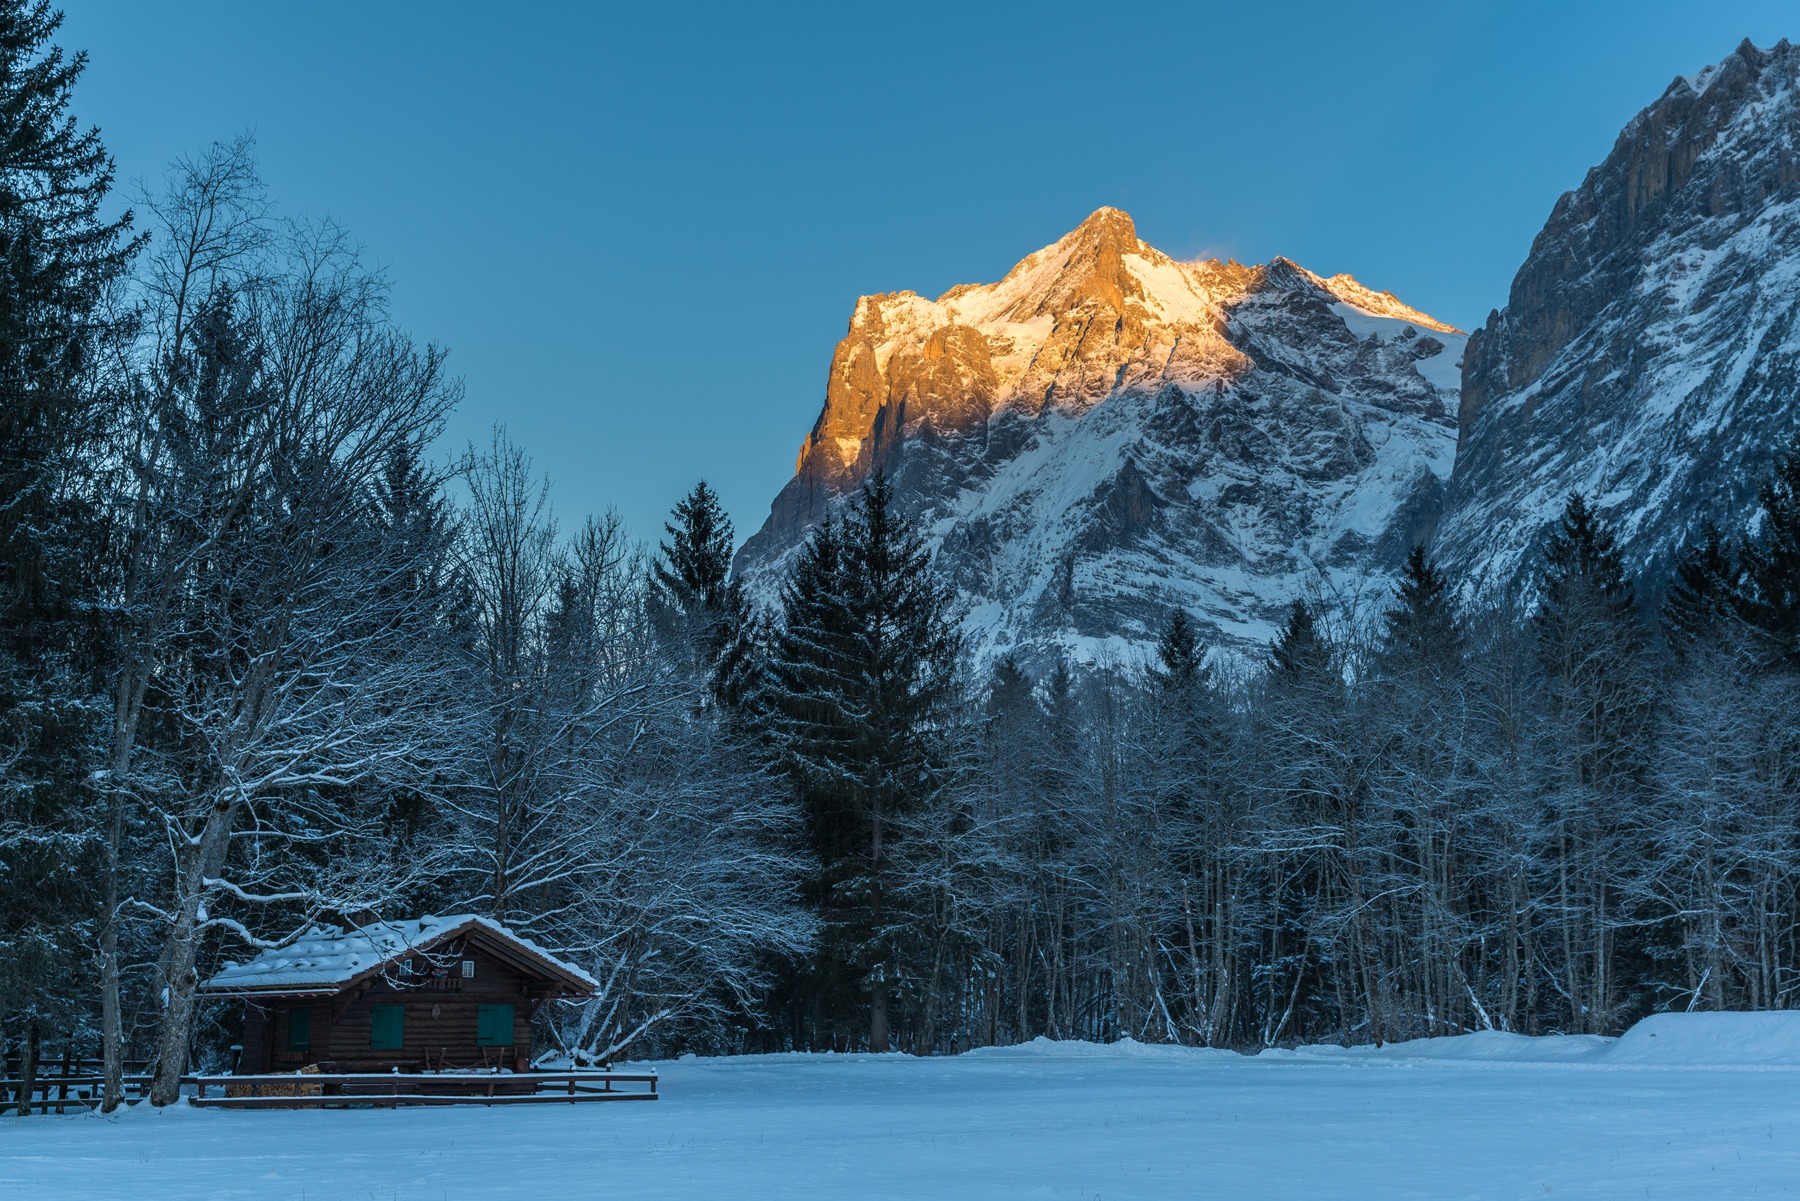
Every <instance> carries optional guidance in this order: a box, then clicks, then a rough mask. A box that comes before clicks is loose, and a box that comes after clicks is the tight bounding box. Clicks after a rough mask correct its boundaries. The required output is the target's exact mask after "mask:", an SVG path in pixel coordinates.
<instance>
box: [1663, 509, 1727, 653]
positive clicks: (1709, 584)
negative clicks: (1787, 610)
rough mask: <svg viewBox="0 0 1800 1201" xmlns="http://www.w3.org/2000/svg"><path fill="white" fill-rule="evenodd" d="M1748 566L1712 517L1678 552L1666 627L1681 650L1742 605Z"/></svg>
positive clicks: (1718, 627)
mask: <svg viewBox="0 0 1800 1201" xmlns="http://www.w3.org/2000/svg"><path fill="white" fill-rule="evenodd" d="M1743 574H1744V573H1743V568H1742V566H1741V564H1740V563H1739V561H1738V556H1737V555H1736V554H1735V553H1734V552H1733V550H1732V547H1731V545H1730V544H1729V543H1728V542H1727V541H1726V540H1725V535H1724V534H1722V533H1721V532H1720V531H1719V527H1718V526H1716V525H1714V524H1713V523H1712V522H1710V521H1709V522H1707V523H1706V524H1705V525H1704V526H1702V527H1701V530H1700V536H1699V537H1698V538H1696V539H1694V540H1693V541H1692V542H1690V543H1689V544H1688V545H1687V546H1686V547H1684V548H1683V549H1682V551H1681V553H1680V554H1679V555H1678V556H1676V559H1675V564H1674V569H1673V570H1672V571H1671V572H1670V578H1669V585H1668V588H1667V590H1665V591H1664V593H1663V600H1662V619H1663V627H1664V629H1665V630H1666V631H1667V633H1668V638H1669V643H1670V645H1671V646H1672V647H1674V648H1675V651H1676V653H1677V654H1685V653H1687V652H1689V651H1691V650H1692V649H1693V648H1694V647H1695V646H1696V645H1697V644H1699V643H1702V642H1704V641H1706V640H1707V639H1708V638H1710V637H1711V636H1713V635H1715V634H1718V633H1720V632H1721V631H1722V629H1723V628H1725V627H1727V626H1728V625H1729V624H1731V623H1732V622H1733V619H1735V617H1736V616H1737V614H1738V613H1739V612H1740V611H1741V609H1742V603H1741V602H1742V592H1743V587H1744V579H1743Z"/></svg>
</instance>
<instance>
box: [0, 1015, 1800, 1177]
mask: <svg viewBox="0 0 1800 1201" xmlns="http://www.w3.org/2000/svg"><path fill="white" fill-rule="evenodd" d="M657 1066H658V1067H659V1069H660V1070H661V1072H662V1075H663V1093H664V1098H665V1099H664V1100H662V1101H659V1102H655V1103H653V1104H641V1105H640V1104H627V1105H617V1106H612V1105H587V1106H569V1107H566V1108H565V1107H558V1106H541V1107H538V1106H532V1107H525V1108H514V1109H496V1110H491V1111H490V1110H484V1109H479V1108H464V1107H460V1106H459V1107H455V1108H452V1109H410V1110H398V1111H387V1110H352V1111H319V1112H305V1111H295V1112H286V1113H276V1112H254V1113H230V1112H219V1111H200V1110H191V1109H176V1110H170V1111H165V1112H161V1113H156V1112H149V1111H133V1112H130V1113H126V1114H123V1115H120V1116H118V1117H115V1118H111V1119H104V1118H99V1117H95V1116H80V1117H75V1116H71V1117H65V1118H54V1117H52V1118H31V1119H18V1118H7V1119H0V1196H19V1197H26V1196H55V1197H56V1198H58V1199H59V1201H86V1199H89V1198H95V1199H98V1198H117V1197H127V1196H137V1197H159V1196H180V1197H183V1198H185V1199H188V1201H227V1199H234V1198H258V1199H270V1201H273V1199H286V1198H292V1199H294V1201H300V1199H302V1198H321V1199H323V1198H358V1199H360V1198H380V1199H383V1201H390V1199H391V1201H464V1199H469V1198H498V1197H545V1196H616V1197H621V1198H627V1197H628V1198H634V1199H637V1198H776V1197H782V1198H799V1199H803V1201H813V1199H825V1198H831V1199H838V1198H851V1197H854V1198H859V1199H860V1198H871V1199H882V1198H896V1199H898V1198H908V1199H912V1198H934V1199H956V1198H982V1199H998V1198H1056V1197H1066V1198H1081V1199H1082V1201H1091V1199H1092V1198H1096V1197H1097V1198H1102V1199H1104V1201H1128V1199H1133V1198H1143V1199H1149V1198H1220V1199H1229V1201H1255V1199H1263V1198H1267V1199H1275V1198H1282V1199H1285V1198H1307V1199H1317V1198H1341V1199H1345V1201H1360V1199H1364V1198H1369V1199H1374V1198H1380V1199H1383V1201H1388V1199H1393V1198H1411V1197H1416V1198H1431V1199H1433V1201H1441V1199H1445V1198H1480V1199H1485V1198H1527V1197H1530V1198H1539V1197H1551V1198H1571V1197H1574V1198H1608V1199H1614V1198H1619V1199H1623V1198H1637V1197H1650V1198H1680V1199H1683V1201H1693V1199H1697V1198H1736V1197H1752V1196H1754V1197H1783V1196H1796V1195H1800V1014H1695V1015H1665V1016H1662V1017H1658V1018H1653V1019H1649V1020H1648V1021H1646V1022H1644V1023H1641V1024H1640V1025H1639V1026H1637V1027H1635V1028H1634V1029H1633V1030H1632V1031H1630V1032H1628V1033H1627V1034H1626V1035H1625V1037H1623V1038H1621V1039H1619V1040H1616V1041H1615V1040H1610V1039H1601V1038H1593V1037H1567V1038H1555V1037H1553V1038H1525V1037H1522V1036H1519V1035H1511V1034H1499V1033H1484V1034H1475V1035H1466V1036H1463V1037H1460V1038H1450V1039H1430V1040H1422V1041H1419V1042H1413V1043H1404V1044H1400V1045H1396V1046H1390V1047H1386V1048H1382V1049H1380V1050H1375V1049H1373V1048H1356V1049H1351V1050H1345V1049H1343V1048H1337V1047H1306V1048H1300V1049H1298V1050H1293V1051H1278V1052H1268V1053H1265V1054H1263V1055H1260V1056H1254V1057H1248V1056H1240V1055H1236V1054H1233V1053H1230V1052H1223V1051H1201V1050H1191V1049H1184V1048H1177V1047H1158V1046H1146V1045H1143V1044H1137V1043H1122V1044H1115V1045H1112V1046H1097V1045H1094V1044H1089V1043H1051V1042H1045V1041H1042V1040H1040V1041H1039V1042H1036V1043H1032V1044H1029V1045H1027V1046H1023V1047H1013V1048H1004V1049H989V1050H983V1051H977V1052H973V1053H971V1054H968V1055H963V1056H960V1057H957V1058H954V1059H948V1058H945V1059H913V1058H909V1057H906V1056H900V1055H884V1056H869V1055H839V1056H833V1055H767V1056H745V1057H741V1058H734V1059H691V1058H690V1059H684V1060H681V1061H679V1062H674V1063H666V1064H660V1065H657Z"/></svg>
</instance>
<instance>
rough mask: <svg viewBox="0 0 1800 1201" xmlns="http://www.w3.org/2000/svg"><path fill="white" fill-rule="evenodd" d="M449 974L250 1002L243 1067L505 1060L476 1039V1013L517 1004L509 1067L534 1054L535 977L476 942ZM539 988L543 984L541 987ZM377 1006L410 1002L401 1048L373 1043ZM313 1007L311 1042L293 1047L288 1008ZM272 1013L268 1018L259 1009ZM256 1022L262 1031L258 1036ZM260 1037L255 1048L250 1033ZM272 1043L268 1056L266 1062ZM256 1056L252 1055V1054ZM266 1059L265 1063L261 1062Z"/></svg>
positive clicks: (384, 1066)
mask: <svg viewBox="0 0 1800 1201" xmlns="http://www.w3.org/2000/svg"><path fill="white" fill-rule="evenodd" d="M462 959H472V960H474V961H475V976H474V978H473V979H468V980H465V979H463V978H462V976H461V974H460V970H459V965H460V961H461V960H462ZM454 963H455V964H456V965H458V966H457V967H453V970H452V971H451V973H450V974H449V975H447V976H444V977H441V978H437V979H433V978H431V977H429V976H415V977H406V976H391V977H383V976H378V977H375V978H374V979H371V980H368V981H366V982H364V983H363V984H361V985H358V986H357V987H356V988H355V989H353V990H351V991H350V992H348V993H344V994H340V995H339V996H337V997H332V998H324V997H320V998H291V999H280V998H270V999H268V1000H267V1001H264V1002H262V1003H261V1004H260V1005H259V1004H258V1003H256V1002H252V1003H251V1004H250V1005H249V1007H248V1009H247V1010H246V1014H245V1022H244V1068H243V1070H244V1071H246V1072H248V1071H274V1072H288V1071H294V1070H296V1069H298V1068H302V1067H305V1066H307V1065H308V1064H314V1063H320V1064H330V1065H331V1069H330V1070H333V1071H339V1072H361V1071H387V1070H389V1069H390V1068H395V1067H398V1068H402V1069H408V1068H424V1067H438V1066H440V1065H447V1066H450V1067H475V1066H478V1065H487V1066H492V1065H493V1064H494V1063H496V1062H497V1061H498V1060H500V1059H501V1054H500V1053H497V1052H496V1051H495V1050H494V1049H493V1048H483V1047H481V1046H480V1045H479V1043H478V1040H477V1038H476V1021H477V1011H478V1008H479V1007H480V1006H482V1005H511V1006H512V1007H513V1047H512V1050H511V1051H510V1052H506V1053H505V1059H504V1066H508V1067H511V1066H514V1065H515V1063H516V1062H518V1061H523V1062H525V1063H529V1062H530V1059H531V1007H532V1003H533V997H531V996H530V995H528V994H527V989H528V988H529V987H530V986H531V984H532V981H531V980H529V979H527V978H526V977H525V976H523V975H521V974H520V973H519V972H517V971H515V970H514V969H513V968H511V967H509V966H508V965H506V964H504V963H502V962H500V961H499V960H497V959H495V958H494V957H493V956H491V955H488V954H486V953H485V952H484V951H482V950H481V949H480V948H479V947H471V948H468V949H467V950H465V951H464V952H463V953H461V954H460V955H458V956H457V957H456V959H455V961H454ZM539 991H540V992H541V982H540V990H539ZM376 1005H404V1006H405V1007H406V1024H405V1030H404V1043H403V1045H402V1046H401V1048H400V1049H399V1050H391V1049H381V1048H374V1047H371V1046H369V1036H370V1027H371V1025H372V1024H373V1018H372V1010H373V1007H374V1006H376ZM299 1008H310V1009H311V1010H312V1042H311V1045H310V1046H309V1047H308V1048H307V1049H306V1050H305V1051H290V1050H288V1046H287V1043H288V1021H289V1017H288V1015H289V1013H290V1012H291V1011H292V1010H294V1009H299ZM259 1011H260V1013H266V1015H267V1016H266V1019H265V1018H262V1017H260V1016H258V1015H259ZM253 1025H254V1027H255V1028H256V1029H257V1030H258V1031H259V1033H258V1034H257V1035H254V1036H253V1035H252V1033H251V1030H252V1027H253ZM253 1037H254V1038H256V1039H257V1042H256V1050H255V1051H254V1052H253V1050H252V1039H253ZM263 1048H266V1060H262V1059H261V1056H262V1054H263ZM253 1056H254V1058H253ZM259 1060H260V1062H259Z"/></svg>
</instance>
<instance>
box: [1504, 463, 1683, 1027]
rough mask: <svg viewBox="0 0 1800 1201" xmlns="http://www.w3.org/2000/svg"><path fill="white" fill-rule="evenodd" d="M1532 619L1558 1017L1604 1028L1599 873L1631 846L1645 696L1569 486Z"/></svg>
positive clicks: (1635, 650)
mask: <svg viewBox="0 0 1800 1201" xmlns="http://www.w3.org/2000/svg"><path fill="white" fill-rule="evenodd" d="M1538 591H1539V594H1540V597H1541V600H1540V602H1539V605H1538V610H1537V613H1536V614H1535V616H1534V618H1533V633H1534V635H1535V637H1536V642H1537V652H1538V661H1539V662H1538V668H1539V671H1540V673H1541V675H1542V678H1543V681H1544V692H1545V702H1546V710H1547V711H1546V713H1545V716H1546V718H1547V719H1548V720H1547V721H1546V723H1545V725H1544V728H1543V735H1544V746H1545V749H1546V752H1547V755H1546V758H1547V761H1548V762H1549V763H1550V764H1551V775H1550V778H1549V779H1548V780H1546V781H1545V783H1546V785H1547V786H1548V787H1547V792H1548V800H1549V804H1550V807H1551V810H1552V818H1553V821H1554V823H1555V826H1556V831H1557V834H1556V846H1555V851H1554V854H1555V858H1556V861H1557V862H1556V870H1557V879H1558V894H1557V897H1556V901H1555V906H1554V911H1555V914H1556V921H1557V922H1558V923H1559V924H1560V925H1561V929H1560V931H1559V932H1560V933H1561V935H1562V936H1563V938H1564V939H1565V943H1566V945H1568V946H1569V947H1571V948H1574V949H1573V950H1572V951H1571V953H1570V956H1569V959H1570V961H1569V963H1568V965H1567V971H1568V978H1567V980H1566V981H1565V984H1564V989H1565V990H1566V995H1567V996H1568V997H1569V998H1570V1006H1571V1008H1570V1012H1569V1015H1568V1017H1569V1021H1570V1022H1571V1023H1572V1025H1573V1027H1574V1029H1576V1030H1577V1031H1580V1032H1583V1033H1587V1032H1592V1031H1596V1030H1600V1029H1604V1028H1607V1027H1608V1026H1609V1024H1610V1022H1611V1021H1612V1017H1613V1013H1614V1007H1615V1006H1616V1005H1618V1004H1619V1003H1620V1001H1621V998H1620V996H1619V993H1618V991H1617V987H1616V985H1617V980H1618V977H1619V972H1618V957H1619V955H1620V954H1621V948H1620V946H1619V945H1618V943H1617V936H1616V935H1615V931H1616V930H1617V929H1619V928H1620V927H1621V925H1623V924H1624V923H1625V919H1626V915H1625V914H1623V913H1621V912H1620V910H1619V907H1618V906H1619V902H1618V899H1617V897H1616V896H1615V894H1614V891H1613V890H1612V889H1611V887H1610V883H1611V882H1610V880H1609V879H1608V878H1607V875H1606V872H1607V870H1608V869H1609V868H1610V866H1611V865H1613V864H1615V863H1618V862H1622V861H1623V860H1624V858H1625V857H1626V856H1627V855H1628V854H1629V853H1630V852H1629V851H1628V849H1627V840H1628V838H1629V836H1630V822H1629V818H1630V816H1631V813H1632V811H1633V810H1634V809H1635V808H1636V807H1638V806H1639V805H1641V803H1642V801H1643V783H1644V774H1645V772H1646V770H1647V764H1646V759H1647V757H1648V750H1647V747H1646V745H1645V743H1646V734H1647V730H1648V723H1649V720H1650V716H1651V705H1652V700H1653V695H1652V692H1651V689H1650V684H1649V679H1648V675H1647V671H1646V668H1647V664H1646V662H1645V659H1644V654H1643V651H1644V639H1643V632H1642V630H1641V628H1640V625H1639V621H1638V615H1637V605H1636V600H1635V594H1634V591H1633V588H1632V584H1631V581H1630V579H1629V578H1627V576H1626V574H1625V563H1624V556H1623V555H1622V554H1621V553H1620V551H1619V547H1618V540H1617V538H1616V536H1615V535H1614V534H1613V531H1612V529H1611V527H1610V526H1609V525H1608V524H1607V523H1606V522H1605V521H1603V520H1602V519H1601V518H1600V516H1599V515H1598V514H1596V513H1595V512H1594V511H1593V509H1592V508H1590V507H1589V506H1588V503H1587V500H1586V498H1585V497H1583V496H1582V495H1581V494H1580V493H1571V494H1570V496H1569V499H1568V502H1567V504H1566V506H1565V507H1564V509H1563V513H1562V516H1561V517H1560V518H1559V519H1558V520H1557V521H1556V522H1554V523H1552V525H1551V526H1550V528H1549V530H1548V532H1547V537H1546V538H1545V541H1544V561H1543V569H1542V572H1541V573H1540V575H1539V577H1538Z"/></svg>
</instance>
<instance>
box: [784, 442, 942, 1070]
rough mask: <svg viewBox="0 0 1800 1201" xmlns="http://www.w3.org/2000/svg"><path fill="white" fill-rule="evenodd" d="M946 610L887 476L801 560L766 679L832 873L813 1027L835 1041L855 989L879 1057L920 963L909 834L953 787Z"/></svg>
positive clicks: (822, 531) (822, 896)
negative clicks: (893, 1003) (912, 915)
mask: <svg viewBox="0 0 1800 1201" xmlns="http://www.w3.org/2000/svg"><path fill="white" fill-rule="evenodd" d="M948 605H949V593H948V591H947V590H946V589H945V587H944V586H943V585H942V584H941V583H940V582H939V581H938V580H937V578H936V577H935V575H934V573H933V571H932V566H931V561H930V555H929V553H928V552H927V550H926V548H925V544H924V541H923V539H922V538H921V537H920V535H919V534H918V532H917V531H916V530H914V529H913V528H912V527H911V526H910V525H909V524H908V523H907V522H906V521H905V520H904V519H903V518H901V517H900V515H899V513H898V512H897V511H896V509H895V507H894V504H893V495H892V492H891V490H890V489H889V487H888V484H887V481H886V480H885V478H883V477H882V476H881V475H880V474H877V475H876V476H875V478H874V479H873V480H871V481H870V483H869V484H868V485H867V486H865V487H864V489H863V491H862V494H861V495H860V496H859V497H858V498H857V500H856V502H855V504H854V505H852V506H851V508H850V511H849V513H848V514H847V516H846V519H845V521H844V523H843V525H842V527H838V526H835V525H834V524H832V523H830V522H826V523H825V524H823V525H821V526H820V528H819V529H818V530H817V531H816V532H815V533H814V534H813V536H812V538H811V539H810V540H809V541H808V543H807V545H806V547H805V548H804V549H803V551H802V553H801V555H800V558H799V560H798V562H797V563H796V566H795V572H794V576H793V579H792V580H791V581H790V582H789V584H788V587H787V589H786V591H785V593H784V597H783V626H782V629H781V630H780V632H779V633H778V635H777V636H776V638H775V646H774V650H773V653H772V662H771V664H770V670H769V677H770V685H769V689H768V696H769V707H770V727H771V730H772V733H773V739H772V740H773V741H774V743H775V744H776V746H777V747H778V748H779V750H780V752H781V755H782V759H783V762H784V764H785V766H786V768H787V771H788V773H789V775H790V777H791V778H792V779H793V780H794V782H795V785H796V788H797V791H798V792H799V794H800V798H801V801H802V804H803V808H804V810H805V812H806V815H807V820H808V823H809V825H810V827H811V830H810V833H811V835H812V842H813V846H814V848H815V850H816V851H817V853H818V855H819V860H820V866H821V878H820V881H819V887H818V890H817V893H816V896H815V901H816V903H817V904H818V905H819V906H820V909H821V911H822V916H823V917H824V919H825V930H826V933H825V939H824V946H823V948H822V951H821V959H822V961H821V963H820V964H819V965H818V971H817V972H816V973H815V987H814V989H813V1003H814V1005H815V1007H816V1014H815V1016H816V1019H817V1020H819V1021H821V1022H822V1023H823V1024H825V1025H826V1026H827V1027H836V1026H837V1025H838V1024H839V1023H840V1022H841V1020H842V1019H843V1017H844V1013H843V1008H844V1006H845V1005H846V1004H847V1003H848V1001H849V998H848V997H847V996H846V995H845V994H846V993H847V992H848V990H850V989H854V990H855V991H856V992H857V993H860V995H861V996H862V997H863V998H866V1004H867V1010H866V1012H867V1018H868V1045H869V1047H870V1048H871V1049H872V1050H877V1051H880V1050H886V1049H887V1047H888V1043H889V1031H890V1017H889V1001H890V998H891V997H892V996H893V995H894V994H895V991H896V989H904V988H905V987H906V986H907V984H908V981H909V978H910V977H911V976H912V974H913V970H914V969H913V966H912V963H911V962H910V961H911V959H912V958H913V957H914V956H916V954H917V949H916V946H915V945H914V940H915V936H916V929H915V928H914V927H913V925H912V924H911V923H910V922H909V921H908V919H907V916H906V915H905V914H904V913H903V912H900V908H901V906H903V905H904V903H905V902H904V898H903V895H902V894H903V887H902V885H903V876H904V872H905V867H906V862H905V856H906V848H905V847H904V846H903V845H902V843H903V840H904V837H905V834H904V832H905V830H906V828H907V821H906V819H907V818H908V817H909V816H910V815H912V814H914V813H916V812H918V811H919V810H920V809H921V808H922V807H923V806H925V805H926V804H928V803H929V802H930V801H931V800H932V799H933V798H934V796H935V795H936V793H937V792H938V790H939V789H941V788H942V787H943V785H944V783H945V781H946V768H947V752H946V736H947V733H948V729H947V724H948V720H949V712H950V706H951V704H952V701H953V699H954V696H953V687H954V679H955V667H956V659H957V653H958V643H957V638H956V634H955V632H954V629H953V627H952V625H951V623H950V621H949V620H948V612H947V610H948Z"/></svg>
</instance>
